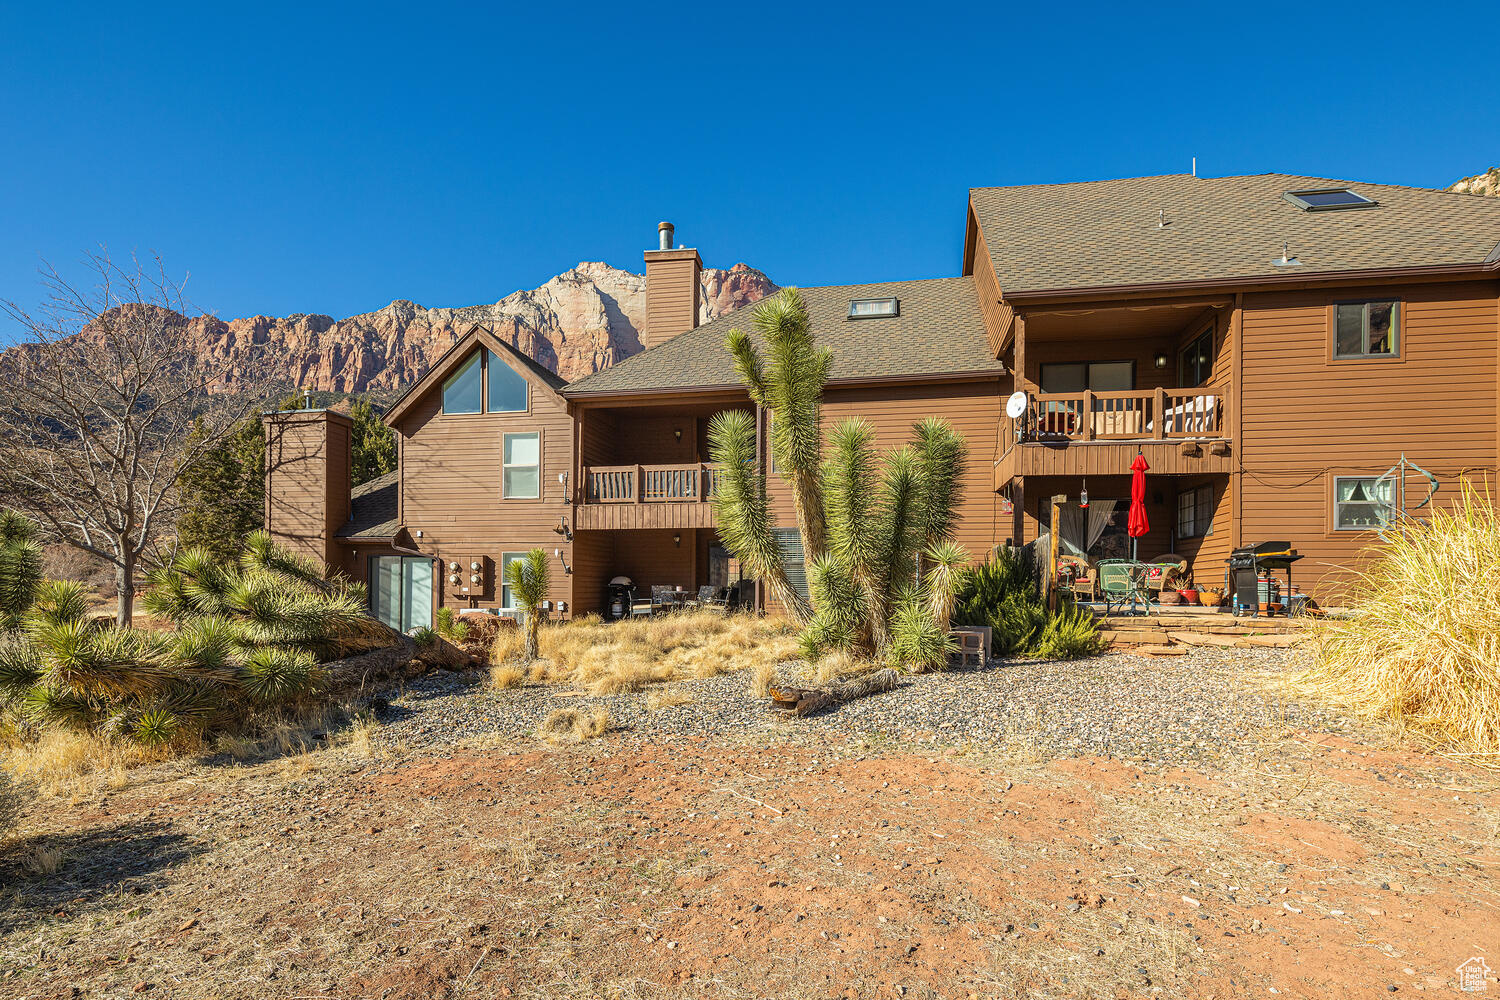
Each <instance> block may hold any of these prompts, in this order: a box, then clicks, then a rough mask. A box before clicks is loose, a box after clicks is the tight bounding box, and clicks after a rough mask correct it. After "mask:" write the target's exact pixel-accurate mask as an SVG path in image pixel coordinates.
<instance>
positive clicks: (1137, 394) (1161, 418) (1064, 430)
mask: <svg viewBox="0 0 1500 1000" xmlns="http://www.w3.org/2000/svg"><path fill="white" fill-rule="evenodd" d="M1224 426H1225V424H1224V397H1223V395H1222V394H1221V393H1220V392H1219V391H1218V390H1217V389H1216V388H1214V387H1212V386H1199V387H1198V388H1195V389H1138V390H1132V391H1128V392H1044V393H1034V394H1032V396H1031V398H1030V400H1029V401H1028V404H1027V407H1026V413H1025V414H1024V415H1022V416H1021V417H1019V418H1016V419H1014V420H1011V430H1012V434H1011V437H1010V440H1012V441H1017V442H1020V441H1042V442H1047V441H1172V440H1182V439H1184V438H1219V437H1222V436H1223V433H1224Z"/></svg>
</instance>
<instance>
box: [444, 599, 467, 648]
mask: <svg viewBox="0 0 1500 1000" xmlns="http://www.w3.org/2000/svg"><path fill="white" fill-rule="evenodd" d="M437 634H438V635H440V636H442V637H443V638H444V639H447V640H448V641H449V642H452V643H462V642H464V641H465V640H466V639H468V638H469V623H468V622H465V621H460V620H459V618H458V615H456V614H454V613H453V609H452V608H446V607H445V608H438V611H437Z"/></svg>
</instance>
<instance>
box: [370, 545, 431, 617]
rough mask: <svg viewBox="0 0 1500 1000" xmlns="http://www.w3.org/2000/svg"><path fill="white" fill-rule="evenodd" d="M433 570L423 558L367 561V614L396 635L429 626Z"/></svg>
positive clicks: (393, 557) (388, 557) (398, 557)
mask: <svg viewBox="0 0 1500 1000" xmlns="http://www.w3.org/2000/svg"><path fill="white" fill-rule="evenodd" d="M432 594H433V569H432V560H431V559H428V558H427V557H425V556H373V557H371V559H370V612H371V613H372V614H373V615H374V616H375V617H376V618H378V619H380V620H381V621H383V622H385V623H386V624H387V625H389V626H390V627H391V628H393V629H395V630H396V631H398V632H410V631H411V630H412V629H415V628H431V627H432Z"/></svg>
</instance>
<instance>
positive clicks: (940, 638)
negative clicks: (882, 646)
mask: <svg viewBox="0 0 1500 1000" xmlns="http://www.w3.org/2000/svg"><path fill="white" fill-rule="evenodd" d="M956 649H958V643H957V641H956V640H955V639H954V638H953V633H952V632H950V631H949V630H948V629H947V628H946V627H944V626H942V625H940V624H939V623H938V621H937V619H936V618H934V617H933V615H932V609H931V607H930V606H929V602H928V601H927V600H926V599H925V597H924V595H923V594H922V593H921V592H920V591H919V590H918V589H917V588H915V587H906V588H903V589H902V590H901V591H900V592H899V593H898V594H897V595H896V598H895V611H894V613H893V614H892V615H891V642H890V650H889V655H890V658H891V659H892V660H894V661H895V662H897V663H899V664H901V665H902V666H904V667H907V668H908V669H911V670H914V671H916V672H917V673H925V672H927V671H929V670H939V669H941V668H942V667H943V666H944V665H946V664H947V662H948V655H949V654H950V653H952V652H953V651H955V650H956Z"/></svg>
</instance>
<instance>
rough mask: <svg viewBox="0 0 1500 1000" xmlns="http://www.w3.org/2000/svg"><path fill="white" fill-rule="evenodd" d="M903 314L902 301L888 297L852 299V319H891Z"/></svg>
mask: <svg viewBox="0 0 1500 1000" xmlns="http://www.w3.org/2000/svg"><path fill="white" fill-rule="evenodd" d="M899 315H901V301H900V300H899V299H897V298H895V297H894V296H893V297H891V298H888V299H850V300H849V318H850V319H889V318H890V317H892V316H899Z"/></svg>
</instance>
